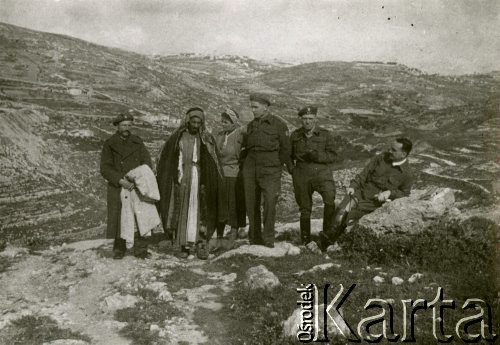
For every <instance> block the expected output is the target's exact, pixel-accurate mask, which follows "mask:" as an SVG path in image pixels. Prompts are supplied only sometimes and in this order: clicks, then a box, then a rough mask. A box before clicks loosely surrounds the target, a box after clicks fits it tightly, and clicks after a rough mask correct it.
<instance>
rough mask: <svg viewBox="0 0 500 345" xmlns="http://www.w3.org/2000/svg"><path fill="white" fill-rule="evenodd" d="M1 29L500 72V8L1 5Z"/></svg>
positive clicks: (421, 2)
mask: <svg viewBox="0 0 500 345" xmlns="http://www.w3.org/2000/svg"><path fill="white" fill-rule="evenodd" d="M0 21H3V22H7V23H11V24H16V25H19V26H23V27H28V28H32V29H35V30H42V31H48V32H54V33H62V34H66V35H70V36H74V37H78V38H82V39H85V40H88V41H91V42H96V43H99V44H103V45H107V46H114V47H120V48H125V49H128V50H133V51H136V52H140V53H146V54H177V53H181V52H195V53H208V54H218V55H222V54H237V55H247V56H250V57H254V58H257V59H265V60H269V59H279V60H283V61H291V62H311V61H321V60H343V61H352V60H381V61H397V62H400V63H403V64H406V65H409V66H412V67H417V68H420V69H423V70H424V71H426V72H430V73H443V74H462V73H472V72H485V71H491V70H500V0H0Z"/></svg>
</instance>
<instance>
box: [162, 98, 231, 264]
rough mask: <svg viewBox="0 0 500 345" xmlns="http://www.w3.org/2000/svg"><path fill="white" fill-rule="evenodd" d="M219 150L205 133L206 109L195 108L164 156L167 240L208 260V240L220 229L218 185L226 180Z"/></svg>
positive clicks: (186, 253) (164, 203)
mask: <svg viewBox="0 0 500 345" xmlns="http://www.w3.org/2000/svg"><path fill="white" fill-rule="evenodd" d="M216 150H217V148H216V144H215V139H214V137H213V136H212V135H211V134H210V133H208V132H207V131H206V129H205V114H204V112H203V109H201V108H199V107H194V108H191V109H189V110H188V111H187V112H186V118H185V121H184V123H183V124H182V125H181V126H180V127H179V128H178V129H177V130H175V132H174V133H173V134H172V135H171V136H170V137H169V138H168V139H167V141H166V142H165V145H164V146H163V149H162V151H161V153H160V157H159V160H158V170H157V181H158V187H159V189H160V202H159V204H158V208H159V212H160V217H161V219H162V222H163V228H164V230H165V233H166V235H167V237H170V238H173V239H174V240H175V243H176V244H178V245H180V246H181V248H182V250H183V254H184V255H185V256H189V255H192V254H194V253H196V254H197V255H198V257H199V258H201V259H204V258H206V256H207V253H206V240H209V239H210V238H211V237H212V235H213V233H214V231H215V229H216V225H217V195H218V185H219V183H220V181H221V180H222V178H223V174H222V169H221V167H220V164H219V161H218V155H217V153H216ZM203 228H204V230H205V231H204V232H205V233H204V234H202V232H203ZM203 235H204V236H203ZM195 245H196V248H195Z"/></svg>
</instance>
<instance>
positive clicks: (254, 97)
mask: <svg viewBox="0 0 500 345" xmlns="http://www.w3.org/2000/svg"><path fill="white" fill-rule="evenodd" d="M250 101H251V102H252V101H255V102H259V103H262V104H266V105H267V106H270V105H271V101H270V100H269V96H268V95H266V94H263V93H252V94H250Z"/></svg>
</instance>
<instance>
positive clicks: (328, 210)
mask: <svg viewBox="0 0 500 345" xmlns="http://www.w3.org/2000/svg"><path fill="white" fill-rule="evenodd" d="M334 217H335V204H333V205H332V204H325V206H324V208H323V232H324V233H325V234H329V233H332V232H333V221H334Z"/></svg>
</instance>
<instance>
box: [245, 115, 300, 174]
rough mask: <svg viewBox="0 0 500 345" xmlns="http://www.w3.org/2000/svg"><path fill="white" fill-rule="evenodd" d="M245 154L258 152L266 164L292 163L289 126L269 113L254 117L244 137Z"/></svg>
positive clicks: (276, 165)
mask: <svg viewBox="0 0 500 345" xmlns="http://www.w3.org/2000/svg"><path fill="white" fill-rule="evenodd" d="M243 145H244V147H245V153H244V155H249V154H258V155H259V157H260V159H259V161H261V162H262V163H263V164H265V166H275V167H281V166H282V165H283V164H286V165H289V164H291V160H290V152H291V150H290V139H289V137H288V127H287V126H286V124H285V123H284V122H283V120H281V119H279V118H277V117H276V116H274V115H271V114H268V115H266V116H265V117H264V118H261V119H253V120H252V121H251V122H250V123H249V124H248V126H247V133H246V135H245V137H244V141H243Z"/></svg>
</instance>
